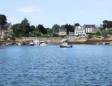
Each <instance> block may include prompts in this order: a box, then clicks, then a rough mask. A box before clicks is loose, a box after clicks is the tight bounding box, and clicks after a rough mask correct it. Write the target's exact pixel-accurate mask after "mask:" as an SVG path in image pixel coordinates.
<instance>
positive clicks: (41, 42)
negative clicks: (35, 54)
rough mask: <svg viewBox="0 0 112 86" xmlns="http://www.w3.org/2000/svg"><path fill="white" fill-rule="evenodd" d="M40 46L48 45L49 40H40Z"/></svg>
mask: <svg viewBox="0 0 112 86" xmlns="http://www.w3.org/2000/svg"><path fill="white" fill-rule="evenodd" d="M39 46H47V42H44V41H40V43H39Z"/></svg>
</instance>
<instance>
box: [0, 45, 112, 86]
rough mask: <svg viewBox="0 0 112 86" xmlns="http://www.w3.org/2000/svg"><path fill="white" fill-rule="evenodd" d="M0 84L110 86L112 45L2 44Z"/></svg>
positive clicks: (11, 85) (3, 85)
mask: <svg viewBox="0 0 112 86" xmlns="http://www.w3.org/2000/svg"><path fill="white" fill-rule="evenodd" d="M0 86H112V46H103V45H100V46H97V45H74V47H73V48H66V49H64V48H59V47H58V46H47V47H33V46H10V47H1V48H0Z"/></svg>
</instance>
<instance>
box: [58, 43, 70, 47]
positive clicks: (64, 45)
mask: <svg viewBox="0 0 112 86" xmlns="http://www.w3.org/2000/svg"><path fill="white" fill-rule="evenodd" d="M60 48H72V45H68V43H67V42H64V43H62V44H61V45H60Z"/></svg>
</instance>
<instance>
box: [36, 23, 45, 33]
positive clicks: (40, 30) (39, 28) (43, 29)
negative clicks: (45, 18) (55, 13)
mask: <svg viewBox="0 0 112 86" xmlns="http://www.w3.org/2000/svg"><path fill="white" fill-rule="evenodd" d="M38 30H39V32H40V33H42V34H47V30H46V28H44V26H43V25H41V24H40V25H38Z"/></svg>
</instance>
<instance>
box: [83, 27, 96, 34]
mask: <svg viewBox="0 0 112 86" xmlns="http://www.w3.org/2000/svg"><path fill="white" fill-rule="evenodd" d="M83 27H84V29H85V32H86V33H87V34H89V33H95V32H96V31H97V28H96V26H95V25H84V26H83Z"/></svg>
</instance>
